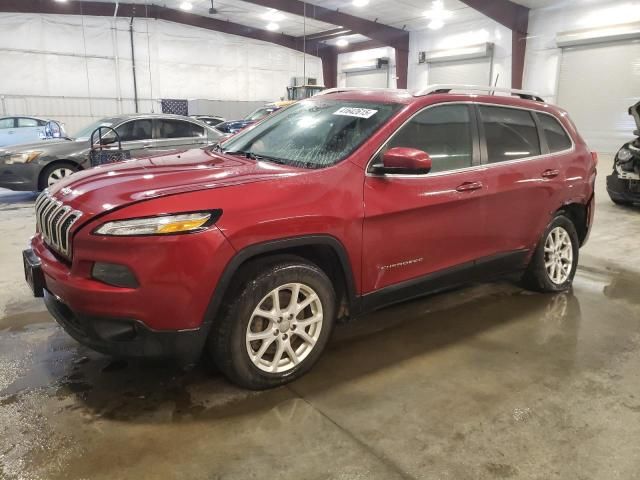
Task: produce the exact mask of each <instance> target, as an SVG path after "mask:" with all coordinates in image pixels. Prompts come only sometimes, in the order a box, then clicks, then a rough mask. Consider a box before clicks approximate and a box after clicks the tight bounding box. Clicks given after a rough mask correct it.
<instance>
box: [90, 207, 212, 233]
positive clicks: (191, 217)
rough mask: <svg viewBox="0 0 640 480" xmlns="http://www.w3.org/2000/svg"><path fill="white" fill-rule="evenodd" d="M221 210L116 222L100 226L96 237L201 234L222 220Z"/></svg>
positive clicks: (95, 231) (96, 231)
mask: <svg viewBox="0 0 640 480" xmlns="http://www.w3.org/2000/svg"><path fill="white" fill-rule="evenodd" d="M221 214H222V211H221V210H214V211H209V212H193V213H177V214H173V215H158V216H156V217H143V218H132V219H129V220H116V221H113V222H107V223H104V224H102V225H100V226H99V227H98V228H97V229H96V230H94V232H93V233H94V234H95V235H111V236H121V237H126V236H141V235H172V234H178V233H189V232H200V231H202V230H204V229H206V228H207V227H209V226H210V225H211V224H212V223H214V222H215V221H216V220H218V219H219V218H220V215H221Z"/></svg>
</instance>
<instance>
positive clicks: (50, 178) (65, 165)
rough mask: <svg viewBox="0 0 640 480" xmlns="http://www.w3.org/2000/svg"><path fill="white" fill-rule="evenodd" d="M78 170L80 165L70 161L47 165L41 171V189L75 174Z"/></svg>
mask: <svg viewBox="0 0 640 480" xmlns="http://www.w3.org/2000/svg"><path fill="white" fill-rule="evenodd" d="M78 170H79V168H78V166H77V165H74V164H73V163H70V162H59V163H54V164H53V165H47V166H46V167H45V168H43V169H42V173H40V181H39V182H38V186H39V190H44V189H45V188H49V187H51V186H52V185H54V184H55V183H56V182H59V181H60V180H62V179H63V178H66V177H68V176H69V175H72V174H74V173H75V172H77V171H78Z"/></svg>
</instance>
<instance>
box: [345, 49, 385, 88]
mask: <svg viewBox="0 0 640 480" xmlns="http://www.w3.org/2000/svg"><path fill="white" fill-rule="evenodd" d="M356 45H357V44H356ZM377 58H388V59H389V88H396V51H395V49H393V48H391V47H382V48H372V49H370V50H362V51H360V52H349V53H341V54H339V55H338V87H345V86H346V82H347V74H346V73H344V72H343V71H342V69H343V68H344V67H345V65H350V64H354V63H359V62H367V61H369V60H375V59H377Z"/></svg>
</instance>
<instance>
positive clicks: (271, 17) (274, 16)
mask: <svg viewBox="0 0 640 480" xmlns="http://www.w3.org/2000/svg"><path fill="white" fill-rule="evenodd" d="M260 17H261V18H262V19H263V20H266V21H267V22H281V21H282V20H284V19H285V18H287V17H286V15H285V14H284V13H282V12H280V11H278V10H276V9H275V8H270V9H269V10H267V11H266V12H265V13H263V14H262V15H260Z"/></svg>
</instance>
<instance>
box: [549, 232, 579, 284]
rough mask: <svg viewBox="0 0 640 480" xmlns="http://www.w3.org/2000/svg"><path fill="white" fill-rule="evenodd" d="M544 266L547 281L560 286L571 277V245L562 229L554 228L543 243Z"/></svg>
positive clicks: (567, 235)
mask: <svg viewBox="0 0 640 480" xmlns="http://www.w3.org/2000/svg"><path fill="white" fill-rule="evenodd" d="M544 266H545V269H546V270H547V275H548V276H549V279H550V280H551V281H552V282H553V283H555V284H556V285H562V284H563V283H564V282H566V281H567V279H568V278H569V276H570V275H571V269H572V267H573V244H572V243H571V237H570V236H569V233H568V232H567V231H566V230H565V229H564V228H563V227H555V228H554V229H553V230H551V231H550V232H549V234H548V235H547V239H546V240H545V243H544Z"/></svg>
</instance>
